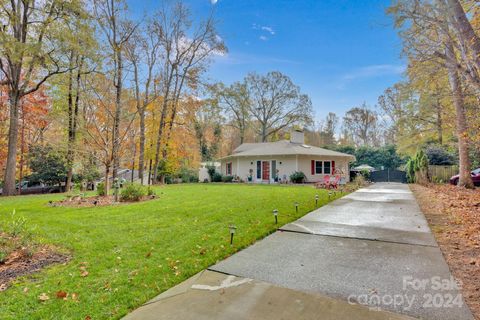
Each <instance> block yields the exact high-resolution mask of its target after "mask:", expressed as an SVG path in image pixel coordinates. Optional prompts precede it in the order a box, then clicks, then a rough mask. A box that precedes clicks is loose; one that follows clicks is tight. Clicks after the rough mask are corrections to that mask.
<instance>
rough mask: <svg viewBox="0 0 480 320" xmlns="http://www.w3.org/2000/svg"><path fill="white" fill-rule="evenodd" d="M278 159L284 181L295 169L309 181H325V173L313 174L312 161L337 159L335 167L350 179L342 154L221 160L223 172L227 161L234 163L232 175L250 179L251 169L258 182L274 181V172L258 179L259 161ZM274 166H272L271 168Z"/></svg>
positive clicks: (277, 163) (223, 172) (254, 180)
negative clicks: (268, 177) (266, 178)
mask: <svg viewBox="0 0 480 320" xmlns="http://www.w3.org/2000/svg"><path fill="white" fill-rule="evenodd" d="M272 160H276V166H277V169H278V177H279V178H280V179H281V180H282V181H283V180H284V178H286V179H287V180H290V178H289V177H290V175H291V174H292V173H293V172H295V171H302V172H303V173H304V174H305V176H306V177H307V182H319V181H323V179H324V175H323V174H314V175H312V171H311V161H312V160H316V161H335V169H338V170H340V171H341V174H340V175H341V176H342V177H344V178H345V179H346V181H349V164H348V159H347V158H345V157H341V156H329V157H327V156H307V155H284V156H282V155H281V156H258V157H238V158H236V157H233V158H231V159H226V160H222V161H221V173H222V174H223V175H225V174H226V170H227V163H229V162H231V163H232V175H233V176H235V177H237V176H238V177H239V178H240V179H241V180H243V181H248V176H249V171H250V169H252V170H253V181H252V182H256V183H272V182H274V180H273V179H272V174H271V173H270V179H269V180H267V181H265V180H263V179H261V178H260V179H257V175H256V172H257V170H256V169H257V161H272ZM271 169H272V168H271V167H270V170H271Z"/></svg>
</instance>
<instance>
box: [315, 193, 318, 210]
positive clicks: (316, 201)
mask: <svg viewBox="0 0 480 320" xmlns="http://www.w3.org/2000/svg"><path fill="white" fill-rule="evenodd" d="M315 207H318V194H316V195H315Z"/></svg>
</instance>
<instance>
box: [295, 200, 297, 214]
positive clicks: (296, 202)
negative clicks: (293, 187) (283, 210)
mask: <svg viewBox="0 0 480 320" xmlns="http://www.w3.org/2000/svg"><path fill="white" fill-rule="evenodd" d="M295 212H296V213H298V202H295Z"/></svg>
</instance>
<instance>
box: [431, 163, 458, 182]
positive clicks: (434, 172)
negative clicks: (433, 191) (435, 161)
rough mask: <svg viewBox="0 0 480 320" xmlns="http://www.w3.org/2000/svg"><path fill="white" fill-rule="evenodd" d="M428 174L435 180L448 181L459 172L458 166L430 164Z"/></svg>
mask: <svg viewBox="0 0 480 320" xmlns="http://www.w3.org/2000/svg"><path fill="white" fill-rule="evenodd" d="M428 174H429V176H430V179H431V181H433V182H448V180H450V178H451V177H452V176H454V175H457V174H458V166H432V165H430V166H428Z"/></svg>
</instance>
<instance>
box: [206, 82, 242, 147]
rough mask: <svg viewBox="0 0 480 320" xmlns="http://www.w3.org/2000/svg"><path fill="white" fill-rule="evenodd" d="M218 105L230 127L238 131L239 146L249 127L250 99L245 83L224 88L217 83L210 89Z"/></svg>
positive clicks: (221, 84) (237, 83)
mask: <svg viewBox="0 0 480 320" xmlns="http://www.w3.org/2000/svg"><path fill="white" fill-rule="evenodd" d="M212 91H213V95H214V96H215V97H216V99H217V101H218V104H219V105H220V107H221V108H222V110H224V112H225V113H226V115H227V116H228V117H229V118H230V125H231V126H232V127H234V128H235V129H236V130H238V134H239V137H240V144H242V143H244V142H245V133H246V130H247V128H248V126H249V125H250V121H251V119H250V117H251V116H250V112H249V106H250V97H249V96H248V91H247V86H246V84H245V83H241V82H235V83H233V84H232V85H230V86H228V87H226V86H225V85H224V84H223V83H219V84H217V85H216V86H214V87H213V88H212Z"/></svg>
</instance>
